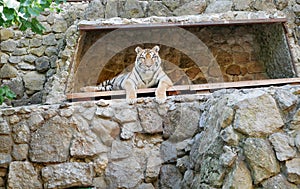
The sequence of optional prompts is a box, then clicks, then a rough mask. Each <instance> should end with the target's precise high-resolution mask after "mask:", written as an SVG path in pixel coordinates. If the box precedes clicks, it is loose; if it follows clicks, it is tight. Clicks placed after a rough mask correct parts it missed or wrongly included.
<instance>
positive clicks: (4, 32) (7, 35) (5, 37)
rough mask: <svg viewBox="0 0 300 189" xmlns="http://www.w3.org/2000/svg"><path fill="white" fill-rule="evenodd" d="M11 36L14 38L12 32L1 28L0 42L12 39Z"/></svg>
mask: <svg viewBox="0 0 300 189" xmlns="http://www.w3.org/2000/svg"><path fill="white" fill-rule="evenodd" d="M13 36H14V33H13V30H12V29H10V28H2V29H1V30H0V41H5V40H8V39H10V38H13Z"/></svg>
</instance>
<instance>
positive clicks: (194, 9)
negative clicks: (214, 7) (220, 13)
mask: <svg viewBox="0 0 300 189" xmlns="http://www.w3.org/2000/svg"><path fill="white" fill-rule="evenodd" d="M206 6H207V2H206V0H200V1H199V0H197V1H191V2H188V3H185V4H183V5H182V6H179V7H178V8H177V9H175V10H174V12H173V13H174V14H175V15H176V16H182V15H195V14H201V13H203V12H204V11H205V9H206Z"/></svg>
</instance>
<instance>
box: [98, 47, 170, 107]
mask: <svg viewBox="0 0 300 189" xmlns="http://www.w3.org/2000/svg"><path fill="white" fill-rule="evenodd" d="M135 51H136V53H137V56H136V60H135V65H134V68H133V69H132V71H131V72H129V73H125V74H120V75H118V76H116V77H114V78H112V79H111V80H106V81H104V82H103V83H101V84H100V85H98V90H100V91H110V90H121V89H125V90H126V98H127V100H128V101H129V102H130V103H134V102H135V100H136V89H141V88H148V87H153V86H158V87H157V90H156V92H155V95H156V99H157V101H158V102H159V103H163V102H164V101H165V99H166V94H165V93H166V90H167V88H169V87H170V86H172V85H173V84H172V81H171V80H170V78H169V77H168V76H167V75H166V74H165V72H164V71H163V70H162V68H161V59H160V57H159V54H158V51H159V47H158V46H155V47H153V48H152V49H142V48H140V47H137V48H136V49H135Z"/></svg>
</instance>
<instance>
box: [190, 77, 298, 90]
mask: <svg viewBox="0 0 300 189" xmlns="http://www.w3.org/2000/svg"><path fill="white" fill-rule="evenodd" d="M299 82H300V78H284V79H266V80H252V81H237V82H225V83H206V84H199V85H191V86H190V90H195V91H199V90H212V89H223V88H240V87H255V86H266V85H280V84H292V83H299Z"/></svg>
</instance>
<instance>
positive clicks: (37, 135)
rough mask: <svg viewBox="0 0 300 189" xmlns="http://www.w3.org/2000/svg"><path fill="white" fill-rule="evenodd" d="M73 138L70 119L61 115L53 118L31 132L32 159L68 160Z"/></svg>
mask: <svg viewBox="0 0 300 189" xmlns="http://www.w3.org/2000/svg"><path fill="white" fill-rule="evenodd" d="M57 125H60V126H59V127H57ZM56 133H60V134H59V135H58V134H56ZM71 138H72V128H70V127H69V124H68V121H67V120H66V119H64V118H59V117H54V118H52V119H51V120H50V121H48V122H46V123H45V124H44V125H42V126H41V127H40V128H38V129H37V130H36V131H35V132H33V133H32V134H31V142H30V150H29V157H30V159H31V161H33V162H64V161H66V160H67V159H68V157H69V147H70V143H71Z"/></svg>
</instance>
